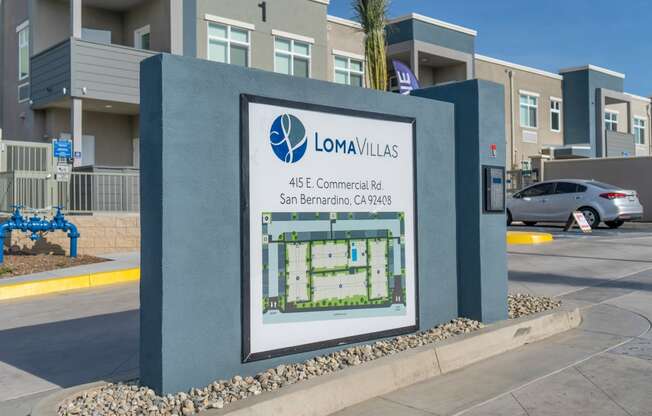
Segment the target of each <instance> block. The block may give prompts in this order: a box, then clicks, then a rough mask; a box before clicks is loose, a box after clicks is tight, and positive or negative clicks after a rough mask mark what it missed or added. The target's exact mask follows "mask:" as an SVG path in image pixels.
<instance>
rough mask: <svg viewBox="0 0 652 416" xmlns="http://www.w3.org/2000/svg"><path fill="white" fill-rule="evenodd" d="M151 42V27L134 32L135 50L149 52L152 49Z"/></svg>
mask: <svg viewBox="0 0 652 416" xmlns="http://www.w3.org/2000/svg"><path fill="white" fill-rule="evenodd" d="M149 41H150V28H149V25H147V26H143V27H141V28H140V29H136V30H134V48H138V49H147V50H149V49H151V48H150V42H149Z"/></svg>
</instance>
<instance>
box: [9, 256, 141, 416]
mask: <svg viewBox="0 0 652 416" xmlns="http://www.w3.org/2000/svg"><path fill="white" fill-rule="evenodd" d="M102 257H105V258H111V259H114V260H115V261H113V262H110V263H109V262H107V263H98V264H93V265H85V266H77V267H72V268H69V269H61V270H58V271H54V272H45V273H37V274H33V275H30V276H21V277H17V278H13V279H4V280H12V281H26V280H39V279H43V278H52V277H59V276H69V275H77V274H84V273H91V272H99V271H110V270H119V269H125V268H131V267H137V266H138V263H139V258H138V253H126V254H118V255H106V256H102ZM138 307H139V301H138V284H137V283H131V284H124V285H116V286H107V287H104V288H100V289H92V290H76V291H70V292H62V293H58V294H52V295H46V296H35V297H29V298H23V299H15V300H7V301H0V317H1V319H0V415H2V416H14V415H18V416H23V415H27V414H28V412H29V409H30V408H31V406H32V405H33V404H34V403H35V401H36V400H37V399H38V398H39V397H41V396H43V395H45V394H47V393H49V392H51V391H52V390H55V389H59V388H62V387H71V386H75V385H78V384H82V383H88V382H91V381H96V380H100V379H111V378H115V379H118V380H124V379H129V378H134V377H137V375H138V336H139V326H138V324H139V320H138Z"/></svg>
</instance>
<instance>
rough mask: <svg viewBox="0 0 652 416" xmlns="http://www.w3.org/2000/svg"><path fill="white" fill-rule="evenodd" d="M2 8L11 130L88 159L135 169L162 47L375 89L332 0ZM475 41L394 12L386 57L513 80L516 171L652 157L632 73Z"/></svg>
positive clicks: (3, 108) (2, 117)
mask: <svg viewBox="0 0 652 416" xmlns="http://www.w3.org/2000/svg"><path fill="white" fill-rule="evenodd" d="M0 5H1V11H0V13H1V16H2V18H1V23H2V39H1V41H0V44H1V45H0V54H1V56H2V58H3V59H2V65H0V77H1V79H2V81H3V82H2V90H1V93H0V95H1V100H0V123H1V125H0V128H1V129H2V137H4V138H5V139H8V140H26V141H36V142H46V143H47V142H49V141H51V140H52V139H54V138H58V137H64V138H66V137H70V138H72V139H73V141H74V146H75V149H76V151H79V152H80V154H79V155H78V157H77V158H76V159H75V165H77V166H84V165H110V166H129V167H138V159H139V137H138V136H139V133H138V132H139V123H140V119H139V113H140V110H139V105H140V102H139V100H140V91H139V79H140V72H139V71H140V70H139V65H140V62H141V61H142V60H143V59H145V58H147V57H150V56H152V55H154V54H157V53H160V52H163V53H170V54H176V55H185V56H190V57H197V58H202V59H208V60H213V61H218V62H224V63H230V64H233V65H242V66H247V67H253V68H258V69H263V70H267V71H273V72H278V73H284V74H287V75H293V76H299V77H309V78H313V79H319V80H325V81H332V82H337V83H341V84H348V85H350V86H359V87H364V86H365V84H366V82H365V75H366V74H365V57H364V34H363V33H362V29H361V26H360V25H359V24H358V23H356V22H353V21H351V20H347V19H342V18H339V17H335V16H330V15H328V5H329V0H275V1H274V2H269V1H268V2H260V1H258V0H241V1H236V0H119V1H116V0H112V1H110V0H2V2H0ZM297 15H300V16H301V19H296V18H295V17H296V16H297ZM477 36H478V33H477V32H476V31H475V30H473V29H469V28H465V27H461V26H458V25H455V24H452V23H448V22H443V21H440V20H436V19H433V18H431V17H427V16H422V15H419V14H414V13H413V14H409V15H406V16H402V17H398V18H394V19H390V20H389V21H388V28H387V43H388V46H387V55H388V56H387V58H388V62H389V61H391V60H392V59H397V60H400V61H402V62H404V63H405V64H407V65H408V66H410V67H411V68H412V70H413V72H414V73H415V75H416V76H417V77H418V78H419V80H420V82H421V86H422V87H423V86H432V85H443V84H447V83H450V82H459V81H466V80H470V79H474V78H477V79H484V80H489V81H494V82H497V83H500V84H502V85H503V86H504V89H505V91H506V93H505V114H506V117H505V144H506V149H507V156H508V157H507V166H508V168H509V169H521V168H527V167H528V166H531V165H532V163H533V161H534V160H536V159H540V158H555V157H557V158H560V157H608V156H634V155H636V156H645V155H650V154H652V151H651V149H652V147H651V144H650V143H651V140H650V137H651V136H650V130H651V129H650V124H651V123H652V120H651V119H650V99H648V98H646V97H639V96H635V95H632V94H627V93H626V92H624V74H619V73H617V72H615V71H611V70H608V69H604V68H599V67H595V66H592V65H587V66H584V67H578V68H571V69H568V70H562V71H560V73H558V74H555V73H550V72H546V71H542V70H540V69H536V68H530V67H526V66H523V65H519V64H515V63H511V62H507V61H502V60H498V59H495V58H491V57H487V56H482V55H479V54H477V53H476V37H477ZM390 68H391V65H390ZM21 71H22V72H21ZM19 72H20V73H19ZM390 87H391V88H392V89H396V87H397V85H396V80H395V79H394V77H393V76H392V74H391V71H390Z"/></svg>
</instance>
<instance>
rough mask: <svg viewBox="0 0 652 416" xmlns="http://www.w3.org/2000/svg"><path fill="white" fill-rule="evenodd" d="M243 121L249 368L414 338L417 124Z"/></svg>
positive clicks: (292, 106) (388, 119)
mask: <svg viewBox="0 0 652 416" xmlns="http://www.w3.org/2000/svg"><path fill="white" fill-rule="evenodd" d="M242 112H243V113H242V136H243V137H242V140H243V142H242V144H243V160H242V163H243V193H244V196H245V198H247V200H246V202H245V203H244V206H243V212H244V215H245V219H244V221H246V219H247V218H248V223H246V224H245V239H246V238H247V237H248V242H245V246H244V250H243V251H244V253H243V256H244V271H243V279H244V280H243V290H244V293H243V295H244V296H243V298H244V310H243V313H244V322H243V325H244V327H243V343H244V348H243V360H245V361H248V360H256V359H263V358H269V357H272V356H278V355H284V354H289V353H294V352H299V351H307V350H313V349H317V348H323V347H327V346H333V345H341V344H345V343H350V342H357V341H360V340H363V339H371V338H378V337H382V336H389V335H393V334H398V333H405V332H410V331H414V330H416V329H417V300H416V295H417V293H416V287H417V271H416V260H415V259H416V256H415V254H416V250H417V248H416V234H415V228H416V217H415V205H414V204H415V203H414V201H415V182H414V131H415V129H414V120H413V119H408V118H400V117H396V116H388V115H381V114H371V113H361V112H352V111H350V110H340V109H334V108H330V107H328V108H327V107H321V106H313V105H307V104H300V103H290V102H285V101H278V100H272V99H267V98H261V97H251V96H246V97H243V107H242ZM245 241H246V240H245ZM247 251H248V252H247Z"/></svg>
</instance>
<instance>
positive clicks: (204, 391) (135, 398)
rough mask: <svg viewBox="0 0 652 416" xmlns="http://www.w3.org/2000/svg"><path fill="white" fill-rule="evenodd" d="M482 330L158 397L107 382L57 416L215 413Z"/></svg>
mask: <svg viewBox="0 0 652 416" xmlns="http://www.w3.org/2000/svg"><path fill="white" fill-rule="evenodd" d="M560 305H561V302H559V301H555V300H552V299H550V298H546V297H536V296H530V295H522V294H515V295H510V296H509V298H508V308H509V313H510V318H512V319H513V318H515V317H521V316H526V315H532V314H535V313H539V312H544V311H547V310H551V309H554V308H556V307H558V306H560ZM483 326H484V325H483V324H482V323H480V322H478V321H474V320H470V319H464V318H458V319H455V320H453V321H451V322H449V323H446V324H443V325H439V326H437V327H435V328H431V329H429V330H425V331H420V332H418V333H415V334H410V335H405V336H399V337H395V338H391V339H386V340H380V341H377V342H374V343H372V344H366V345H359V346H354V347H349V348H346V349H344V350H341V351H338V352H334V353H331V354H327V355H322V356H317V357H315V358H312V359H310V360H307V361H305V362H303V363H298V364H288V365H279V366H277V367H276V368H271V369H269V370H267V371H264V372H261V373H259V374H257V375H256V376H254V377H241V376H235V377H233V378H232V379H231V380H219V381H215V382H213V383H211V384H210V385H208V386H206V387H203V388H193V389H191V390H190V391H189V392H180V393H177V394H174V395H172V394H168V395H165V396H158V395H157V394H156V393H155V392H154V390H151V389H149V388H147V387H144V386H140V385H139V384H138V381H137V380H135V381H133V382H128V383H117V384H113V383H109V384H106V385H104V386H101V387H98V388H95V389H91V390H87V391H85V392H82V393H80V394H78V395H76V396H74V397H71V398H69V399H68V400H66V401H64V402H63V403H61V404H60V406H59V409H58V415H59V416H77V415H121V416H122V415H124V416H131V415H134V416H136V415H147V416H171V415H177V416H189V415H193V414H196V413H198V412H201V411H203V410H207V409H221V408H223V407H224V406H226V405H228V404H229V403H233V402H236V401H239V400H243V399H246V398H248V397H251V396H257V395H259V394H261V393H263V392H266V391H274V390H278V389H280V388H282V387H285V386H288V385H292V384H295V383H297V382H300V381H303V380H308V379H312V378H315V377H319V376H322V375H327V374H331V373H334V372H337V371H340V370H343V369H345V368H347V367H355V366H358V365H360V364H362V363H365V362H369V361H373V360H376V359H378V358H381V357H384V356H388V355H393V354H397V353H400V352H401V351H406V350H409V349H412V348H417V347H421V346H424V345H428V344H433V343H436V342H439V341H442V340H445V339H448V338H451V337H454V336H456V335H461V334H465V333H470V332H473V331H476V330H478V329H480V328H482V327H483Z"/></svg>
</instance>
